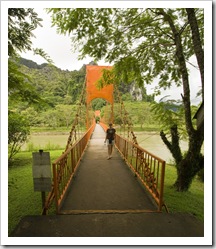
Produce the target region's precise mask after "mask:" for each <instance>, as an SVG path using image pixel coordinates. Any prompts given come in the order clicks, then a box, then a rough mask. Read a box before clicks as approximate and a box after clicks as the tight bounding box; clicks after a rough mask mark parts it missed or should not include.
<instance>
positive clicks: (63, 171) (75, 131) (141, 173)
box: [11, 66, 204, 237]
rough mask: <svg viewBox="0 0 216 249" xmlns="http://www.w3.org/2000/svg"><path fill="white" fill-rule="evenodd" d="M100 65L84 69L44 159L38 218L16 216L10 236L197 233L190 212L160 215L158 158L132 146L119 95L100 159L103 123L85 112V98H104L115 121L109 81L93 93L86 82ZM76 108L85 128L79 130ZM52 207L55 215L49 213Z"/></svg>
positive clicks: (97, 74) (160, 169)
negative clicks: (73, 102)
mask: <svg viewBox="0 0 216 249" xmlns="http://www.w3.org/2000/svg"><path fill="white" fill-rule="evenodd" d="M108 68H109V67H108ZM102 69H104V67H102V68H101V67H100V66H87V74H86V75H87V77H86V82H85V87H84V88H83V95H82V96H81V101H80V103H79V104H78V108H77V113H76V114H75V118H74V122H73V124H72V127H71V131H70V133H69V137H68V141H67V145H66V148H65V151H64V152H63V153H62V155H61V156H60V157H59V158H57V159H56V160H55V161H54V162H53V163H52V189H51V191H50V192H49V193H48V195H47V198H46V202H45V205H44V207H43V210H42V214H43V215H41V216H27V217H24V218H23V219H22V220H21V221H20V224H19V225H18V226H17V228H16V229H15V230H14V231H13V232H12V235H11V236H15V237H27V236H31V237H50V236H51V237H56V236H57V237H64V236H65V237H73V236H74V237H80V236H83V237H88V236H93V237H101V236H102V237H126V236H127V237H145V236H149V237H158V236H167V237H172V236H173V237H188V236H192V237H194V236H195V237H196V236H204V230H203V224H201V223H199V222H198V221H197V220H195V219H194V217H193V216H190V215H185V214H170V213H169V212H168V208H167V206H166V204H165V202H164V177H165V165H166V162H165V161H164V160H162V159H161V158H159V157H157V156H156V155H153V154H151V153H149V152H148V151H146V150H145V149H144V148H142V147H140V146H139V145H138V143H137V140H136V136H135V134H134V132H133V129H132V128H133V126H132V123H131V121H130V119H129V116H128V113H127V112H126V110H125V108H124V105H123V102H122V101H121V99H119V100H118V102H117V104H118V107H119V108H120V109H119V112H120V113H121V114H122V115H123V117H122V125H121V128H119V129H117V134H116V138H115V149H114V152H113V155H112V158H111V159H110V160H107V147H106V146H105V145H104V139H105V131H106V129H107V126H106V124H105V123H103V122H100V123H96V122H95V117H93V116H91V115H90V111H89V108H90V102H91V100H92V99H94V98H96V97H102V98H105V99H107V100H108V101H109V102H110V108H109V109H110V114H109V117H108V121H109V122H114V123H115V121H114V114H113V111H114V107H113V105H114V99H115V98H114V95H113V86H112V85H111V86H107V88H106V87H104V88H105V89H102V90H101V89H100V90H97V89H96V88H95V85H94V84H95V82H96V80H97V79H98V78H99V77H100V75H101V74H102V71H101V70H102ZM84 93H85V94H84ZM83 106H84V107H85V108H86V109H83ZM82 112H83V113H84V114H85V115H84V116H85V119H86V131H82V132H80V130H79V123H80V122H81V121H82V119H81V113H82ZM52 205H54V206H55V210H56V211H55V212H56V215H49V209H50V207H51V206H52Z"/></svg>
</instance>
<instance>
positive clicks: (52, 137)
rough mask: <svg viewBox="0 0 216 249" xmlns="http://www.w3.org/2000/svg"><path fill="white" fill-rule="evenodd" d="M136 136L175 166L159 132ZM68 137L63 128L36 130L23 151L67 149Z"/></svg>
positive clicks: (183, 148)
mask: <svg viewBox="0 0 216 249" xmlns="http://www.w3.org/2000/svg"><path fill="white" fill-rule="evenodd" d="M135 135H136V137H137V141H138V143H139V145H140V146H141V147H143V148H144V149H145V150H147V151H149V152H151V153H152V154H154V155H156V156H158V157H160V158H161V159H163V160H165V161H166V162H167V163H170V164H173V158H172V155H171V153H170V151H169V150H168V149H167V147H166V146H165V144H164V143H163V141H162V140H161V137H160V135H159V132H158V131H136V132H135ZM68 136H69V132H68V131H66V130H65V129H62V128H61V129H60V130H59V131H57V130H51V129H50V130H42V129H37V130H36V129H34V130H32V131H31V135H30V137H29V140H28V142H27V143H25V144H24V145H23V146H22V148H21V150H22V151H38V150H39V149H43V150H45V151H49V150H60V149H65V146H66V144H67V139H68ZM180 145H181V149H182V151H186V150H187V147H188V145H187V142H186V141H181V143H180Z"/></svg>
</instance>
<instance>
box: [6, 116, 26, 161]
mask: <svg viewBox="0 0 216 249" xmlns="http://www.w3.org/2000/svg"><path fill="white" fill-rule="evenodd" d="M29 134H30V126H29V123H28V121H27V120H26V119H25V118H24V117H23V116H22V115H20V114H18V113H14V112H9V114H8V161H9V165H10V164H11V162H12V159H13V157H14V155H16V153H18V152H19V150H20V148H21V146H22V145H23V144H24V143H25V142H26V140H27V138H28V135H29Z"/></svg>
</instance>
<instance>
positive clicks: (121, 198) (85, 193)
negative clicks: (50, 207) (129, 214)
mask: <svg viewBox="0 0 216 249" xmlns="http://www.w3.org/2000/svg"><path fill="white" fill-rule="evenodd" d="M104 139H105V132H104V130H103V128H102V127H101V126H100V125H99V124H96V127H95V130H94V133H93V135H92V138H91V139H90V141H89V145H88V148H87V150H86V151H85V153H84V156H83V158H82V160H81V163H80V165H79V168H78V170H77V172H76V175H75V178H74V179H73V181H72V183H71V185H70V187H69V190H68V193H67V195H66V198H65V200H64V204H63V206H62V207H61V212H62V213H64V214H65V213H66V214H69V213H74V212H77V211H78V210H80V212H100V211H101V212H110V211H111V210H112V212H118V211H120V210H121V212H125V211H126V210H131V211H132V210H134V211H135V210H137V211H141V210H142V211H157V206H156V204H155V203H153V200H151V198H150V196H149V195H148V193H147V192H146V191H145V189H144V188H143V187H142V186H141V184H139V183H138V179H137V178H136V177H134V176H133V174H132V172H131V170H130V168H129V167H128V166H127V165H126V163H125V161H124V160H123V159H122V157H121V155H120V153H119V152H118V151H117V149H115V148H114V151H113V155H112V158H111V159H109V160H107V146H106V145H104Z"/></svg>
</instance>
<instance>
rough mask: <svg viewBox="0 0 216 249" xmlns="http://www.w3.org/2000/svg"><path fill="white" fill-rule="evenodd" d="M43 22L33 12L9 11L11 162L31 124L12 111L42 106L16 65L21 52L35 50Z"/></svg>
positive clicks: (9, 127) (37, 51)
mask: <svg viewBox="0 0 216 249" xmlns="http://www.w3.org/2000/svg"><path fill="white" fill-rule="evenodd" d="M40 21H41V19H40V18H38V16H37V14H36V13H35V12H34V10H33V9H21V8H9V9H8V56H9V60H8V98H9V101H8V102H9V118H8V133H9V134H8V148H9V155H8V156H9V163H10V162H11V160H12V158H13V156H14V155H15V154H16V153H17V152H18V151H19V150H20V148H21V145H22V144H23V143H24V142H25V141H26V140H27V137H28V135H29V124H28V123H27V121H26V119H25V118H24V117H23V116H21V115H20V114H18V113H15V112H14V111H13V112H12V111H11V110H15V109H16V106H17V105H18V104H19V103H20V102H28V103H29V104H39V103H40V102H41V101H42V100H41V98H40V97H39V95H38V93H37V91H36V90H35V88H34V87H33V86H32V84H31V79H30V77H28V76H27V75H25V74H24V73H22V72H21V71H20V69H19V66H18V64H17V59H18V53H19V52H22V51H25V50H33V49H32V42H31V37H32V36H33V33H32V31H33V30H34V29H35V28H36V27H37V26H38V25H40ZM35 53H37V54H41V55H42V56H44V57H47V55H46V54H45V53H44V51H42V50H40V49H36V50H35ZM48 59H49V58H48Z"/></svg>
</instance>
